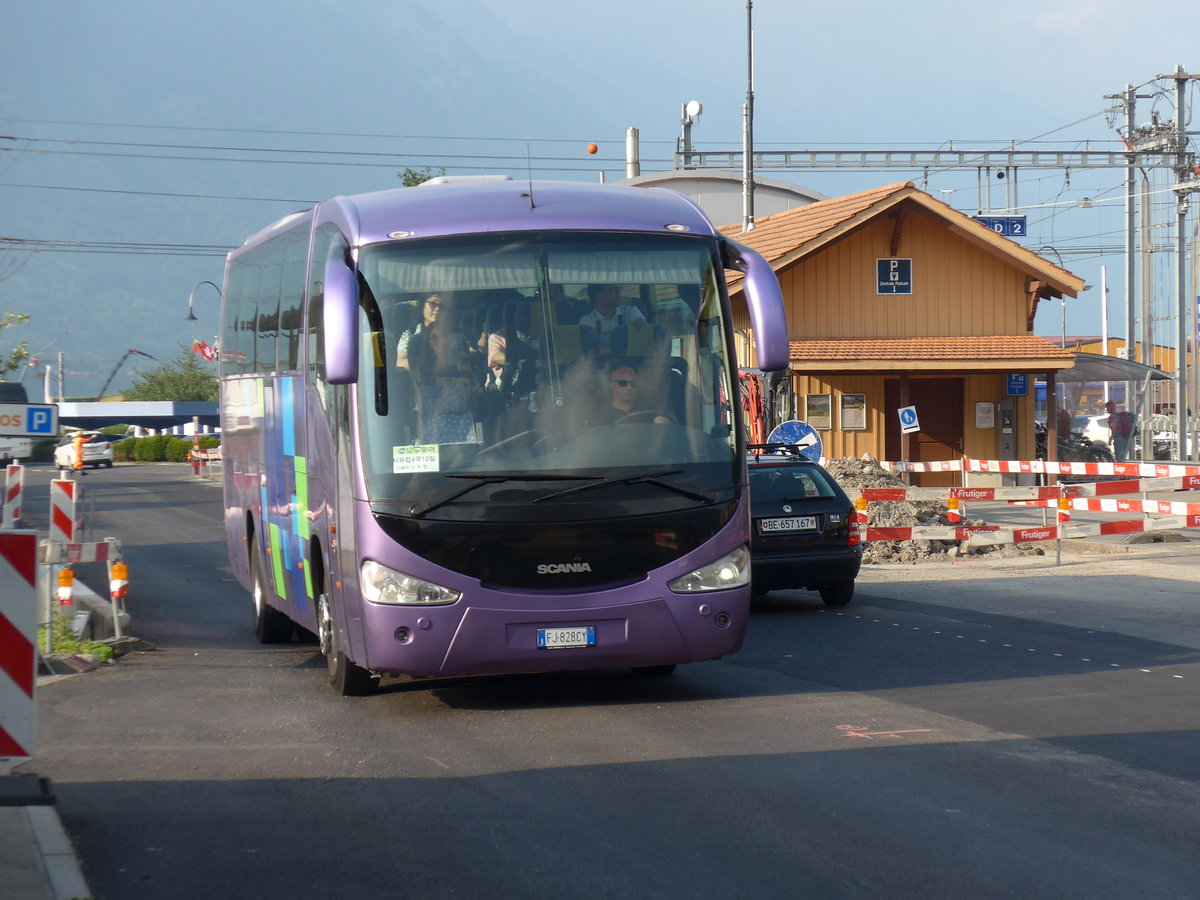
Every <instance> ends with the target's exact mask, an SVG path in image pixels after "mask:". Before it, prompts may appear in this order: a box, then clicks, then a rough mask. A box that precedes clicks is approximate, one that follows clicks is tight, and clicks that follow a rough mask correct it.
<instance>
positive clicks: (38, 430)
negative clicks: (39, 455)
mask: <svg viewBox="0 0 1200 900" xmlns="http://www.w3.org/2000/svg"><path fill="white" fill-rule="evenodd" d="M56 434H58V405H57V404H54V403H0V437H54V435H56Z"/></svg>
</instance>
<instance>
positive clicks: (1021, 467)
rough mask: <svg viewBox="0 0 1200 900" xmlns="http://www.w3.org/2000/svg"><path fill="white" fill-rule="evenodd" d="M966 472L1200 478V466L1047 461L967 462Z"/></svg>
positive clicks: (964, 466) (983, 460)
mask: <svg viewBox="0 0 1200 900" xmlns="http://www.w3.org/2000/svg"><path fill="white" fill-rule="evenodd" d="M962 463H963V471H964V472H998V473H1003V472H1008V473H1021V474H1025V475H1029V474H1035V475H1036V474H1046V475H1105V476H1112V475H1122V476H1124V477H1126V478H1176V477H1185V476H1198V475H1200V466H1197V465H1186V464H1182V463H1137V462H1102V463H1083V462H1062V461H1058V462H1051V461H1050V460H1045V459H1034V460H1012V459H964V460H962Z"/></svg>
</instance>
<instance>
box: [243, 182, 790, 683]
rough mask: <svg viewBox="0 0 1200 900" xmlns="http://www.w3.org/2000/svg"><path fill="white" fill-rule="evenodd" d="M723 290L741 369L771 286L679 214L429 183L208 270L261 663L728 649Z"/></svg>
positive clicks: (251, 246) (743, 565) (401, 664)
mask: <svg viewBox="0 0 1200 900" xmlns="http://www.w3.org/2000/svg"><path fill="white" fill-rule="evenodd" d="M723 269H735V270H738V271H740V272H743V273H745V276H746V278H745V295H746V298H747V306H748V310H749V314H750V321H751V324H752V326H753V328H754V333H755V334H756V335H757V338H758V340H757V353H758V365H759V367H760V368H763V369H779V368H783V367H784V366H785V365H786V363H787V339H786V334H787V330H786V327H785V322H784V312H783V304H782V298H781V295H780V290H779V284H778V282H777V281H776V279H775V276H774V273H773V272H772V271H771V269H770V267H769V265H768V264H767V263H766V262H765V261H764V260H763V258H762V257H761V256H759V255H758V254H756V253H754V252H753V251H751V250H749V249H747V248H746V247H743V246H741V245H739V244H737V243H736V242H734V241H731V240H729V239H728V238H726V237H724V236H723V235H721V234H720V233H719V232H717V231H716V230H715V229H714V228H713V226H712V225H711V223H709V221H708V220H707V219H706V218H705V217H704V215H703V214H702V213H701V212H700V211H699V210H698V209H697V208H696V207H695V206H694V205H692V204H691V203H690V202H688V201H687V200H686V199H684V198H683V197H681V196H679V195H678V194H675V193H672V192H670V191H664V190H660V189H642V188H625V187H617V186H608V185H595V184H577V183H562V182H523V181H511V180H508V179H506V178H505V179H462V180H459V179H434V180H433V181H431V182H428V183H426V184H423V185H420V186H418V187H411V188H401V189H398V190H390V191H382V192H379V193H372V194H363V195H359V196H353V197H335V198H333V199H332V200H329V201H328V202H326V203H322V204H320V205H318V206H317V207H315V208H314V209H310V210H306V211H304V212H301V213H296V214H294V215H291V216H288V217H286V218H284V219H282V220H281V221H279V222H277V223H275V224H274V225H272V226H270V227H268V228H266V229H264V230H263V231H261V232H260V233H258V234H256V235H254V236H253V237H251V238H250V239H248V240H247V241H246V243H245V244H244V245H243V246H242V247H240V248H238V249H237V250H235V251H234V252H232V253H231V254H230V255H229V260H228V266H227V269H226V275H225V289H224V291H223V302H222V312H221V317H222V318H221V344H220V360H221V425H222V430H223V439H222V442H223V447H222V452H223V456H224V467H225V487H224V491H225V515H226V523H227V538H228V542H229V553H230V558H231V561H232V567H233V570H234V572H235V573H236V574H237V576H238V579H239V580H240V581H241V582H242V584H243V585H244V586H245V587H246V588H247V589H248V590H249V591H250V593H251V596H252V598H253V602H254V617H255V632H256V634H257V637H258V639H259V640H260V641H262V642H264V643H271V642H282V641H288V640H291V639H292V638H293V637H294V636H297V635H306V633H307V635H306V636H307V637H308V638H309V639H311V638H312V636H313V635H315V636H316V637H317V639H318V640H319V642H320V647H321V652H322V654H323V655H324V656H325V658H326V660H327V663H328V668H329V677H330V681H331V682H332V684H333V686H334V688H335V689H336V690H337V691H338V692H340V693H342V694H367V693H370V692H372V691H373V690H375V688H376V687H377V685H378V683H379V678H380V676H381V675H391V674H396V675H400V674H404V675H414V676H451V675H468V674H491V673H512V672H539V671H559V670H569V669H597V668H610V667H629V668H631V669H633V670H634V671H636V672H642V673H649V674H666V673H669V672H671V671H673V670H674V668H675V666H676V664H678V663H685V662H695V661H700V660H709V659H716V658H718V657H720V656H722V655H724V654H727V653H732V652H733V651H735V650H737V649H738V648H739V647H740V646H741V643H742V639H743V635H744V632H745V626H746V616H747V611H748V607H749V581H750V578H749V575H750V557H749V549H748V527H749V526H748V513H747V496H746V474H745V460H744V437H743V434H742V427H741V420H740V409H739V404H738V402H737V400H738V387H737V384H736V380H735V378H734V373H735V371H736V369H735V366H736V362H735V360H734V358H733V330H732V327H731V322H730V304H729V297H728V294H727V292H726V287H725V278H724V276H723V273H722V270H723Z"/></svg>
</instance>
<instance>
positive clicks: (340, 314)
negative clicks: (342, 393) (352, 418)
mask: <svg viewBox="0 0 1200 900" xmlns="http://www.w3.org/2000/svg"><path fill="white" fill-rule="evenodd" d="M324 293H325V296H324V302H323V305H322V325H323V327H324V340H325V380H326V381H327V382H329V383H330V384H354V383H355V382H356V381H358V333H357V332H358V278H357V276H355V274H354V272H353V271H352V270H351V269H350V268H349V267H348V266H347V265H346V262H345V257H344V252H343V250H342V248H341V247H338V246H334V247H333V248H332V249H331V250H330V252H329V258H328V259H327V260H326V261H325V287H324Z"/></svg>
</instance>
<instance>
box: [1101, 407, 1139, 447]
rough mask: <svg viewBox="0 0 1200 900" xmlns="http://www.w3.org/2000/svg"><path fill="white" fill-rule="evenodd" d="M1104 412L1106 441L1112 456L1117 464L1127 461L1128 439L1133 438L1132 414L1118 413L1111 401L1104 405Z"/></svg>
mask: <svg viewBox="0 0 1200 900" xmlns="http://www.w3.org/2000/svg"><path fill="white" fill-rule="evenodd" d="M1104 411H1105V412H1106V413H1108V439H1109V441H1111V442H1112V445H1113V456H1114V457H1115V458H1116V459H1117V461H1118V462H1119V461H1120V460H1123V459H1127V458H1128V453H1129V439H1130V438H1131V437H1133V414H1132V413H1128V412H1123V411H1122V412H1118V411H1117V405H1116V404H1115V403H1113V402H1112V401H1111V400H1109V401H1108V402H1107V403H1105V404H1104Z"/></svg>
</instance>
